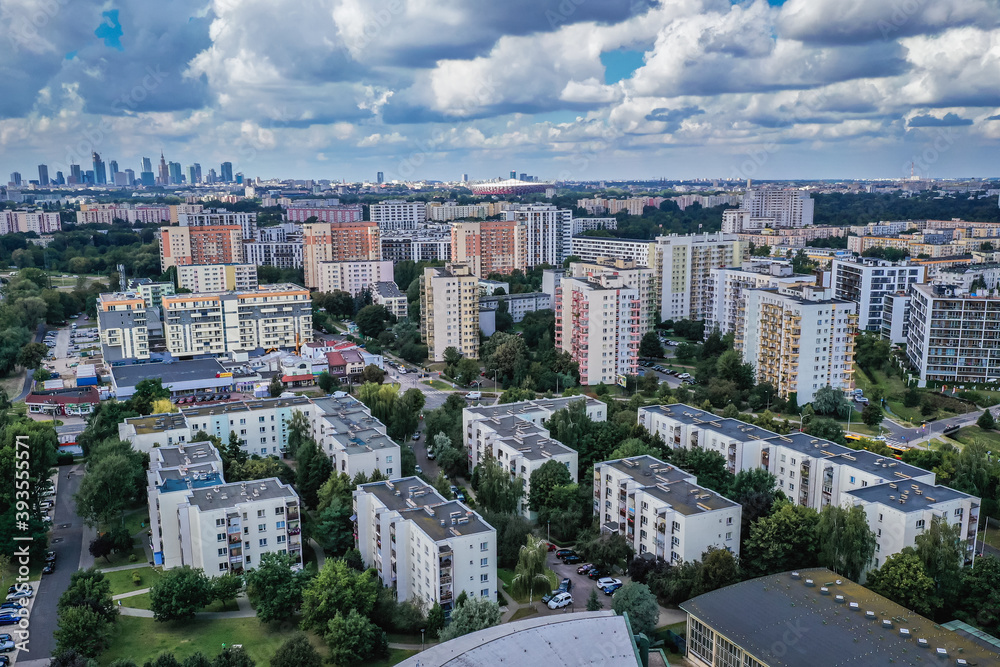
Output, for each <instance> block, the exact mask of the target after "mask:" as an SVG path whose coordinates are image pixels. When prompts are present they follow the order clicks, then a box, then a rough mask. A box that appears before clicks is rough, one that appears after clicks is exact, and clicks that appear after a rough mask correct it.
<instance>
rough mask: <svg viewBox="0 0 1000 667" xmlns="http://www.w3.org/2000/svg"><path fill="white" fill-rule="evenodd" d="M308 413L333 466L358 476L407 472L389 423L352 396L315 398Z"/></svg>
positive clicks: (318, 442) (313, 434)
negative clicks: (388, 433)
mask: <svg viewBox="0 0 1000 667" xmlns="http://www.w3.org/2000/svg"><path fill="white" fill-rule="evenodd" d="M311 403H312V410H311V411H310V412H309V413H308V414H309V416H310V423H311V424H312V437H313V439H315V440H316V443H317V444H318V445H319V447H320V449H322V450H323V451H324V452H326V454H327V455H328V456H329V457H330V460H331V462H332V463H333V469H334V470H335V471H337V472H342V473H345V474H346V475H347V476H348V477H350V478H352V479H353V478H354V477H355V476H356V475H357V474H358V473H364V474H365V476H366V477H370V476H371V474H372V473H373V472H375V471H376V470H378V471H379V472H380V473H382V475H384V476H385V477H388V478H389V479H392V478H394V477H399V475H401V474H402V472H403V463H402V460H401V459H400V450H399V445H398V444H396V443H395V442H394V441H393V440H392V439H391V438H390V437H389V436H388V435H386V430H385V424H383V423H382V422H381V421H379V420H378V419H376V418H375V417H373V416H372V413H371V411H370V410H369V409H368V407H367V406H365V404H364V403H362V402H361V401H359V400H357V399H356V398H354V397H352V396H344V397H342V398H320V399H314V400H312V401H311Z"/></svg>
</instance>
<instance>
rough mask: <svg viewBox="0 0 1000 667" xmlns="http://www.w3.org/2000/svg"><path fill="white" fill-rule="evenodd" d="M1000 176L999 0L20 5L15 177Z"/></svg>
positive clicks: (13, 14) (5, 60)
mask: <svg viewBox="0 0 1000 667" xmlns="http://www.w3.org/2000/svg"><path fill="white" fill-rule="evenodd" d="M161 148H162V150H163V151H164V153H165V154H166V157H167V159H168V160H174V161H177V162H180V163H181V164H182V165H183V166H185V167H186V166H187V165H188V164H190V163H192V162H199V163H201V164H202V166H203V170H204V171H206V172H207V170H208V168H209V167H210V166H215V168H216V169H218V165H219V163H220V162H222V161H223V160H229V161H231V162H233V164H234V169H235V170H236V171H242V172H244V173H245V174H247V175H248V176H263V177H275V176H277V177H287V178H291V177H294V178H329V179H347V180H349V181H350V180H361V179H374V177H375V172H376V171H383V172H385V174H386V178H387V179H392V178H430V179H457V178H459V177H460V175H461V174H462V173H463V172H466V173H469V175H470V177H472V178H473V179H481V178H493V177H496V176H499V175H502V174H506V173H507V172H508V171H510V170H512V169H513V170H516V171H518V172H527V173H529V174H535V175H537V176H539V177H541V178H545V179H593V178H655V177H661V176H662V177H667V178H695V177H706V178H709V177H710V178H728V177H738V178H746V177H753V178H839V177H845V178H849V177H864V178H873V177H883V178H897V177H900V176H904V175H909V169H910V164H911V163H915V165H916V171H917V173H918V174H920V175H923V176H933V177H949V176H967V175H994V176H995V175H997V174H998V172H1000V170H998V169H997V164H998V160H997V156H998V155H1000V151H998V148H1000V0H787V1H786V2H780V1H777V0H771V2H770V3H769V2H766V1H765V0H756V1H754V2H738V3H734V2H730V1H729V0H660V1H658V0H502V1H497V0H309V1H308V2H302V1H301V0H298V1H296V2H291V1H288V0H242V1H237V0H200V1H192V0H169V2H155V1H149V0H147V1H145V2H139V1H138V0H133V1H132V2H126V3H121V4H115V3H113V2H111V0H105V1H103V2H96V1H92V0H0V170H2V171H0V174H2V175H0V180H5V177H6V175H7V172H9V171H13V170H15V169H16V170H18V171H21V172H22V173H23V174H24V175H25V177H26V178H29V177H30V178H37V173H36V171H35V165H37V164H38V163H40V162H45V163H48V164H49V165H50V171H51V172H52V173H53V174H54V171H55V169H57V168H60V169H64V170H65V169H66V167H65V165H67V164H69V163H71V162H74V161H75V162H78V163H80V164H87V163H88V162H89V155H90V152H91V150H95V149H96V150H97V151H98V152H99V153H101V154H102V156H103V157H104V158H105V160H110V159H116V160H118V162H119V165H120V168H122V169H125V168H127V167H131V168H133V169H135V170H136V171H138V170H139V159H140V157H141V156H149V157H158V156H159V152H160V150H161Z"/></svg>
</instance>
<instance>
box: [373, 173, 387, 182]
mask: <svg viewBox="0 0 1000 667" xmlns="http://www.w3.org/2000/svg"><path fill="white" fill-rule="evenodd" d="M375 180H376V181H378V184H379V185H382V183H383V182H385V176H384V175H383V174H382V172H381V171H380V172H378V174H376V176H375Z"/></svg>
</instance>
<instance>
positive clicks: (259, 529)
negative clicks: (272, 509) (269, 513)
mask: <svg viewBox="0 0 1000 667" xmlns="http://www.w3.org/2000/svg"><path fill="white" fill-rule="evenodd" d="M266 530H267V524H266V523H258V524H257V532H258V533H263V532H264V531H266Z"/></svg>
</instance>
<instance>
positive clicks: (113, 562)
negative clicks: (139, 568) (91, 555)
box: [94, 547, 147, 570]
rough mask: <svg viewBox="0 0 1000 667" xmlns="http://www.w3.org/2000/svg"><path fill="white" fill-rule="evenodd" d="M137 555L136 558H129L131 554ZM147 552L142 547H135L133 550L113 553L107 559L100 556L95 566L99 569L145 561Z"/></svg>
mask: <svg viewBox="0 0 1000 667" xmlns="http://www.w3.org/2000/svg"><path fill="white" fill-rule="evenodd" d="M132 555H134V556H135V560H134V561H133V560H129V556H132ZM145 562H147V561H146V552H145V550H144V549H143V548H142V547H133V548H132V550H131V551H126V552H124V553H120V554H111V555H110V556H108V558H107V559H104V558H98V559H97V560H95V561H94V567H96V568H97V569H99V570H102V569H105V568H109V567H120V566H122V565H133V564H135V563H145Z"/></svg>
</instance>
